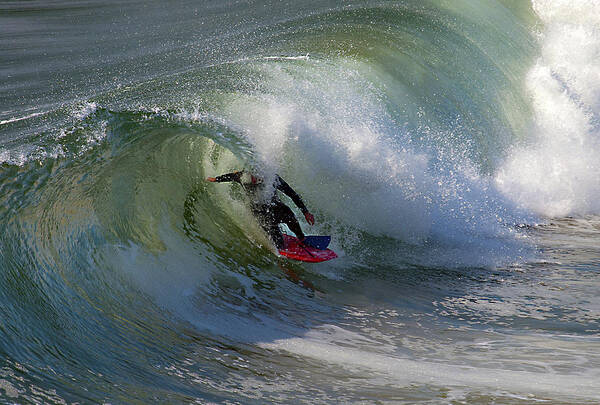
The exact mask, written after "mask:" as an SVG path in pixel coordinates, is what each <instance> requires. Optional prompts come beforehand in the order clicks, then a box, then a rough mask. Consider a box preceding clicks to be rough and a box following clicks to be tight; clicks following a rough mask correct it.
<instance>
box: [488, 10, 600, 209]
mask: <svg viewBox="0 0 600 405" xmlns="http://www.w3.org/2000/svg"><path fill="white" fill-rule="evenodd" d="M533 7H534V10H535V12H536V13H537V14H538V16H539V17H540V19H541V20H542V21H543V23H544V30H543V34H542V37H541V56H540V57H539V59H538V60H537V61H536V63H535V64H534V66H533V67H532V68H531V70H530V72H529V74H528V75H527V78H526V83H527V91H528V92H529V94H530V95H531V97H532V101H533V111H534V114H535V115H534V120H535V122H534V131H535V136H534V138H533V139H532V140H531V141H530V142H529V143H528V144H527V145H522V146H519V147H516V148H515V149H514V150H513V151H512V153H511V154H510V156H509V158H508V159H507V161H506V162H505V164H504V165H503V166H502V167H501V168H500V170H499V171H498V172H497V175H496V184H497V186H498V188H499V189H500V190H502V192H503V193H504V194H505V195H507V196H509V197H510V198H511V199H513V200H514V201H516V202H517V203H518V204H520V205H521V206H522V207H525V208H527V209H530V210H533V211H535V212H537V213H540V214H542V215H547V216H566V215H571V214H589V213H598V212H600V176H598V173H599V172H600V158H599V156H600V125H599V124H598V120H599V119H600V63H598V57H599V55H600V2H598V1H592V0H574V1H571V0H569V1H567V0H534V1H533Z"/></svg>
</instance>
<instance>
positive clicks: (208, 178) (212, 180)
mask: <svg viewBox="0 0 600 405" xmlns="http://www.w3.org/2000/svg"><path fill="white" fill-rule="evenodd" d="M206 181H210V182H211V183H214V182H215V181H217V179H215V178H214V177H207V178H206Z"/></svg>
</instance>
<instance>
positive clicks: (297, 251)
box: [279, 234, 338, 263]
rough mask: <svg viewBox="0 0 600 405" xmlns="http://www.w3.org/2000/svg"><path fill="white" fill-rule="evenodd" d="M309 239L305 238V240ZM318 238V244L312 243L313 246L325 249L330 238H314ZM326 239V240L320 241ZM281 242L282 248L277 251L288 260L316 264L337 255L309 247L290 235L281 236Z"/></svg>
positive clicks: (329, 250) (331, 251) (330, 251)
mask: <svg viewBox="0 0 600 405" xmlns="http://www.w3.org/2000/svg"><path fill="white" fill-rule="evenodd" d="M308 238H310V237H309V236H307V239H308ZM315 238H319V240H318V242H313V243H314V244H317V243H318V244H319V245H320V246H323V244H324V243H326V244H325V247H327V245H329V241H330V240H331V238H330V237H315ZM321 238H327V239H321ZM283 242H284V248H283V249H281V250H280V251H279V254H281V255H282V256H285V257H287V258H288V259H293V260H300V261H303V262H311V263H318V262H324V261H327V260H331V259H335V258H336V257H338V256H337V254H336V253H335V252H334V251H333V250H331V249H319V248H316V247H314V246H310V245H309V244H307V243H301V242H300V241H299V240H298V238H296V237H295V236H292V235H286V234H283Z"/></svg>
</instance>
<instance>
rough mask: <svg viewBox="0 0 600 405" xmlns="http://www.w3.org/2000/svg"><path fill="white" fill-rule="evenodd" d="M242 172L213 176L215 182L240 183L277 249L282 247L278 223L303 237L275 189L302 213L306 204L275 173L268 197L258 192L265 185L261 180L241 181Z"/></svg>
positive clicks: (263, 188)
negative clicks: (290, 200)
mask: <svg viewBox="0 0 600 405" xmlns="http://www.w3.org/2000/svg"><path fill="white" fill-rule="evenodd" d="M243 175H244V172H243V171H241V172H234V173H228V174H224V175H222V176H218V177H216V178H215V181H216V182H219V183H221V182H227V181H234V182H236V183H239V184H241V185H242V187H243V188H244V190H245V191H246V193H248V195H249V196H250V198H251V208H252V212H253V213H254V215H256V217H257V218H258V220H259V223H260V225H261V226H262V227H263V229H264V230H265V231H266V232H267V233H268V234H269V236H270V237H271V239H272V240H273V242H274V243H275V246H277V248H278V249H281V248H283V236H282V234H281V229H279V224H286V225H287V226H288V227H289V228H290V230H291V231H292V232H294V233H295V234H296V236H297V237H298V239H304V233H303V232H302V228H300V224H299V223H298V220H297V219H296V216H295V215H294V213H293V212H292V210H291V209H290V207H288V206H287V205H285V204H284V203H282V202H281V200H280V199H279V197H278V196H277V192H276V190H280V191H282V192H283V193H284V194H285V195H287V196H288V197H290V198H291V199H292V201H293V202H294V203H295V204H296V206H298V208H300V210H301V211H302V213H303V214H306V213H307V212H308V209H306V206H305V205H304V203H303V202H302V199H301V198H300V196H299V195H298V194H297V193H296V192H295V191H294V190H293V189H292V188H291V187H290V186H289V184H287V183H286V182H285V181H284V180H283V179H282V178H281V177H279V175H275V181H274V182H273V187H274V192H273V195H272V196H271V197H270V198H267V199H265V198H260V197H261V196H260V193H261V192H264V190H265V185H264V184H263V182H262V181H260V180H258V181H257V182H243V181H242V176H243Z"/></svg>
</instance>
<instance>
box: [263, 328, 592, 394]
mask: <svg viewBox="0 0 600 405" xmlns="http://www.w3.org/2000/svg"><path fill="white" fill-rule="evenodd" d="M331 328H332V327H331V326H330V325H323V326H322V327H320V328H318V329H314V330H311V331H309V332H307V333H306V334H305V335H304V336H303V337H295V338H289V339H279V340H275V341H273V342H270V343H262V344H261V346H262V347H264V348H267V349H270V350H276V351H286V352H289V353H293V354H296V355H299V356H302V357H309V358H314V359H317V360H319V361H322V362H325V363H328V364H335V365H339V366H342V367H344V368H345V369H347V370H349V371H350V372H356V373H358V374H360V376H361V378H364V375H369V380H370V381H373V382H377V381H378V380H383V381H384V382H386V383H387V384H393V385H394V386H397V387H408V386H411V385H413V384H428V385H434V386H442V387H454V388H458V389H468V390H476V389H481V388H485V389H496V390H502V391H506V392H509V393H513V394H514V393H519V394H532V393H533V394H541V395H544V394H549V393H551V394H553V395H563V396H569V397H583V398H597V393H598V392H599V390H600V384H599V381H600V380H599V376H598V375H597V373H596V375H573V374H569V375H565V374H555V373H535V372H526V371H512V370H503V369H492V368H481V367H472V366H462V365H452V364H447V363H436V362H434V361H417V360H413V359H408V358H402V357H396V356H394V355H393V354H391V353H389V352H387V351H385V352H379V351H376V350H375V349H373V348H371V349H370V350H364V349H362V348H361V349H358V348H355V347H349V345H348V344H343V345H339V344H335V343H334V342H332V341H331V340H332V339H334V340H339V337H338V336H339V335H340V334H341V328H338V327H333V328H335V331H336V333H335V334H334V335H333V337H332V335H331V332H330V329H331ZM354 335H355V334H350V335H348V337H347V338H349V339H351V340H352V339H354V338H355V337H354ZM354 343H356V342H354ZM361 346H362V344H361ZM380 383H382V382H381V381H379V382H378V383H377V384H380Z"/></svg>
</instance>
